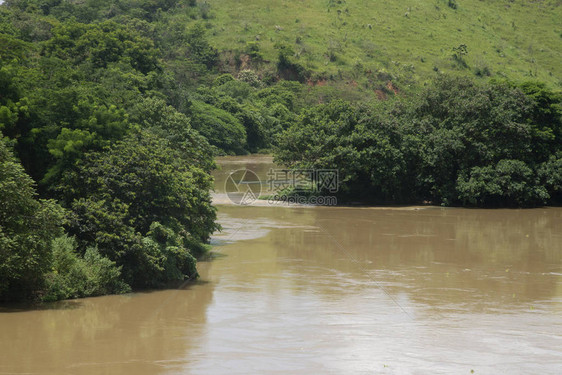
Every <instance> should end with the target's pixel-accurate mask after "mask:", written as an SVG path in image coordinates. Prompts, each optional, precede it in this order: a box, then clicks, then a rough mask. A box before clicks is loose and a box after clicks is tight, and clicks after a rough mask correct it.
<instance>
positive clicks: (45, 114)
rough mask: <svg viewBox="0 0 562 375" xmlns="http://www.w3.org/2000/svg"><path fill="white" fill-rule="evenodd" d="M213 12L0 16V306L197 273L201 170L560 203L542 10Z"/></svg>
mask: <svg viewBox="0 0 562 375" xmlns="http://www.w3.org/2000/svg"><path fill="white" fill-rule="evenodd" d="M232 3H233V2H232V1H215V2H212V3H210V2H206V1H195V0H182V1H180V0H151V1H135V0H126V1H114V0H103V1H99V0H98V1H93V0H86V1H83V2H74V1H65V0H7V1H5V2H4V4H2V5H1V6H0V301H12V300H21V299H30V298H31V299H36V300H37V299H39V300H48V301H51V300H57V299H64V298H75V297H84V296H91V295H100V294H107V293H119V292H124V291H128V290H130V289H131V288H147V287H161V286H165V285H168V284H169V283H171V282H175V281H181V280H186V279H191V278H194V277H197V270H196V259H197V258H198V257H200V256H202V255H203V254H205V252H206V249H207V245H206V243H207V241H208V239H209V236H210V235H211V233H212V232H213V231H215V230H216V229H218V226H217V224H216V223H215V219H216V210H215V208H214V207H213V206H212V205H211V199H210V193H209V191H210V189H211V188H212V178H211V177H210V172H211V171H212V170H213V169H214V167H215V164H214V161H213V158H214V156H216V155H221V154H245V153H250V152H270V151H273V152H274V153H275V155H276V158H277V160H279V161H280V162H281V163H283V164H285V165H287V166H289V167H297V168H331V169H333V168H338V169H339V171H340V179H341V181H342V186H341V190H340V193H339V194H340V196H341V198H342V200H343V201H346V200H347V201H357V200H361V201H366V202H375V203H397V202H400V203H411V202H422V201H431V202H433V203H436V204H437V203H438V204H444V205H467V206H537V205H543V204H558V203H560V202H561V201H562V138H561V137H562V120H561V115H562V106H561V103H562V95H561V94H560V91H559V89H560V86H561V84H562V80H561V74H562V72H561V71H560V69H561V66H560V64H559V61H560V57H561V53H562V51H561V50H560V48H559V46H560V39H561V38H562V34H561V33H562V30H559V29H557V27H558V26H559V25H558V24H557V22H556V21H557V20H558V19H559V16H560V7H559V5H558V4H557V3H555V2H548V1H545V2H538V3H519V2H508V1H505V2H504V1H499V0H498V1H493V2H486V3H483V2H477V1H466V2H456V1H453V2H451V1H449V2H443V1H437V2H430V1H422V2H420V3H419V4H418V5H417V6H412V7H409V6H405V5H404V4H403V2H398V1H391V2H387V3H384V4H380V5H376V6H374V7H375V9H371V7H372V6H373V5H372V4H371V3H369V4H367V3H368V2H362V1H359V2H355V3H353V4H351V3H350V2H346V1H343V0H342V1H339V0H338V1H331V0H330V1H310V2H301V1H285V2H279V3H275V2H273V3H272V2H264V1H252V2H235V3H236V6H235V7H233V6H232ZM368 6H369V8H367V7H368ZM233 8H235V9H233ZM403 8H404V9H403ZM500 9H501V10H502V12H503V11H504V10H505V11H506V12H507V13H505V14H504V13H501V14H502V15H501V16H500V12H499V10H500ZM539 19H540V20H541V22H540V23H538V22H535V21H537V20H539ZM240 20H241V21H240ZM467 20H470V22H469V21H467ZM510 22H511V23H510ZM455 30H456V31H455ZM539 34H540V35H541V37H540V38H539V37H537V35H539ZM420 38H421V39H423V41H422V40H421V39H420Z"/></svg>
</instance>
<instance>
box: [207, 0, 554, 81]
mask: <svg viewBox="0 0 562 375" xmlns="http://www.w3.org/2000/svg"><path fill="white" fill-rule="evenodd" d="M208 4H209V5H210V10H209V13H208V15H209V21H210V23H211V24H212V26H213V27H212V28H211V30H210V34H209V35H210V37H211V41H212V42H213V44H214V45H215V46H216V47H217V48H218V50H219V51H233V55H236V54H237V53H238V54H240V53H242V55H241V59H239V60H238V63H239V64H240V62H242V66H243V67H245V66H248V65H249V66H251V67H252V68H253V69H258V70H259V69H262V70H267V69H268V66H270V64H268V62H276V61H277V51H276V50H275V48H274V46H275V44H276V43H285V44H288V45H289V46H291V47H292V49H293V51H294V58H295V61H296V62H297V63H298V64H300V65H302V66H304V67H305V68H307V69H309V70H310V71H311V72H312V76H311V80H312V81H314V82H318V81H320V82H322V81H323V80H326V79H327V80H334V81H339V82H342V83H344V84H347V85H349V86H352V87H359V88H363V89H369V90H370V89H373V88H376V85H377V84H378V85H380V84H381V82H384V81H387V80H388V79H387V78H391V79H392V80H393V81H394V82H396V83H398V84H399V85H401V86H402V88H403V89H404V88H406V87H407V86H409V85H415V86H417V85H418V84H423V83H425V82H427V81H428V80H429V79H431V78H432V77H434V76H435V75H436V74H437V73H436V72H446V73H450V74H454V75H455V74H459V75H473V76H477V77H483V78H486V77H498V78H501V77H506V78H509V79H512V80H516V81H519V80H525V79H529V78H532V79H538V80H540V81H544V82H547V83H548V84H549V85H550V86H551V87H553V88H556V87H562V64H561V63H560V62H561V61H562V23H561V21H560V20H561V19H562V6H561V5H562V2H561V1H560V0H544V1H542V0H537V1H529V0H486V1H481V0H417V1H413V0H406V1H403V0H386V1H368V0H357V1H351V0H347V1H345V0H306V1H304V0H284V1H270V0H252V1H248V0H209V1H208ZM200 6H201V4H200ZM253 42H256V44H257V46H259V52H258V53H261V54H262V55H263V60H265V63H261V64H252V63H251V62H248V61H247V56H245V55H244V53H247V52H249V50H250V49H251V47H252V43H253ZM463 46H465V47H463ZM254 48H255V45H254ZM455 49H456V50H455ZM454 55H456V56H457V57H456V58H455V57H454ZM225 56H228V54H225Z"/></svg>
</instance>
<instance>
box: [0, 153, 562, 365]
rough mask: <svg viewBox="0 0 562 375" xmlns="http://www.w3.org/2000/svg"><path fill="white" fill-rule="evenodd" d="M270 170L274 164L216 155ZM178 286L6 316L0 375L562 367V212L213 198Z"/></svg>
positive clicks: (220, 176) (4, 312) (230, 166)
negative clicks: (216, 225) (205, 252)
mask: <svg viewBox="0 0 562 375" xmlns="http://www.w3.org/2000/svg"><path fill="white" fill-rule="evenodd" d="M219 163H220V164H221V165H222V166H223V169H222V170H220V171H218V172H217V194H218V195H219V197H218V198H217V199H218V201H219V202H221V199H222V202H223V203H227V202H226V200H225V198H224V196H222V198H221V197H220V194H221V192H222V193H224V189H223V188H222V187H221V186H220V184H221V183H222V184H224V181H225V179H226V177H225V176H228V173H229V172H230V171H231V170H235V169H238V168H244V167H249V168H252V169H254V170H256V172H257V174H258V175H260V176H264V174H265V173H267V171H268V169H269V168H271V166H272V164H271V159H270V158H267V157H252V156H250V157H248V156H246V157H243V158H223V159H219ZM219 219H220V222H221V224H222V226H223V231H222V232H221V233H217V234H216V235H215V236H214V237H213V244H214V245H215V247H214V252H215V253H217V254H219V255H220V256H218V257H216V258H215V259H214V260H212V261H208V262H201V263H199V266H198V267H199V270H200V274H201V279H200V280H199V281H198V282H196V283H191V284H188V285H186V286H185V287H184V288H181V289H177V290H165V291H153V292H143V293H133V294H128V295H121V296H105V297H98V298H87V299H82V300H75V301H63V302H59V303H56V304H52V305H47V306H43V307H42V308H36V309H29V308H27V309H26V308H24V307H10V308H6V307H5V308H2V309H0V374H470V373H471V371H474V373H475V374H502V373H509V374H560V373H562V225H561V224H562V209H560V208H541V209H532V210H475V209H457V208H446V209H444V208H437V207H432V208H419V207H396V208H388V207H387V208H384V209H380V208H346V207H296V206H295V207H282V206H271V207H270V206H267V205H263V203H262V204H261V205H260V204H258V205H255V206H236V205H227V204H224V205H221V206H219Z"/></svg>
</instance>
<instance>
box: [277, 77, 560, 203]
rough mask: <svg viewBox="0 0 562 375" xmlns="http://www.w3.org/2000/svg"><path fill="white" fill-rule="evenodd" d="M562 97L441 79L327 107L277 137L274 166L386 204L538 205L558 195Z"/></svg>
mask: <svg viewBox="0 0 562 375" xmlns="http://www.w3.org/2000/svg"><path fill="white" fill-rule="evenodd" d="M561 103H562V96H561V95H560V94H559V93H555V92H552V91H550V90H548V89H547V88H545V86H544V85H540V84H536V83H535V84H531V83H526V84H523V85H522V86H521V87H514V86H513V85H509V84H507V83H498V82H493V83H490V84H482V85H477V84H474V83H473V82H472V81H470V80H467V79H450V78H443V79H440V80H438V81H436V83H435V84H434V85H433V86H431V87H429V88H428V89H426V90H425V91H423V92H422V93H421V94H420V95H418V97H417V98H414V99H408V100H402V101H396V102H393V103H383V104H382V105H379V106H376V107H370V106H353V105H351V104H349V103H344V102H333V103H330V104H327V105H322V106H318V107H315V108H312V109H310V110H307V111H305V112H304V113H303V114H302V116H301V118H300V121H299V122H297V123H296V124H295V125H293V126H291V127H290V128H289V129H288V130H287V131H285V132H284V133H283V134H281V136H280V137H279V146H278V147H277V152H276V155H277V159H278V161H279V162H280V163H282V164H286V165H289V166H292V167H297V168H318V169H323V168H337V169H339V173H340V181H341V184H342V186H341V191H340V196H341V197H342V198H343V199H346V200H360V201H371V202H384V203H412V202H422V201H430V202H433V203H440V204H444V205H476V206H536V205H542V204H545V203H556V202H559V199H560V194H561V192H562V191H561V190H560V187H561V181H560V165H561V164H560V163H561V162H560V155H561V153H562V106H561Z"/></svg>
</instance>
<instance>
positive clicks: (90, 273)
mask: <svg viewBox="0 0 562 375" xmlns="http://www.w3.org/2000/svg"><path fill="white" fill-rule="evenodd" d="M76 249H77V243H76V240H75V239H74V238H73V237H68V236H66V235H63V236H61V237H58V238H55V239H54V240H53V242H52V254H53V263H52V270H51V272H49V273H48V274H47V275H46V291H45V294H44V295H43V300H44V301H57V300H61V299H69V298H80V297H89V296H99V295H104V294H114V293H125V292H128V291H130V287H129V286H128V285H127V284H125V283H124V282H123V281H121V267H117V266H116V265H115V262H112V261H111V260H109V259H107V258H105V257H102V256H101V255H100V254H99V252H98V250H97V249H96V248H94V247H89V248H88V249H87V250H86V252H85V254H84V257H80V255H78V253H77V252H76Z"/></svg>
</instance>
